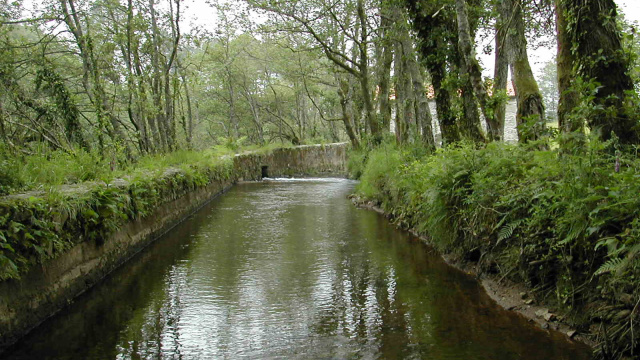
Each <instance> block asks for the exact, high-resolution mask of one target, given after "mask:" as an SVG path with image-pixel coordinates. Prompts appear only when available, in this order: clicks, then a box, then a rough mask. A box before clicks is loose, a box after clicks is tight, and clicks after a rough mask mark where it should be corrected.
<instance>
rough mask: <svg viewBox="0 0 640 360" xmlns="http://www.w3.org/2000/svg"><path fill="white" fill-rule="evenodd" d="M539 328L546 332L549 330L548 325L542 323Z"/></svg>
mask: <svg viewBox="0 0 640 360" xmlns="http://www.w3.org/2000/svg"><path fill="white" fill-rule="evenodd" d="M540 327H541V328H542V329H544V330H547V329H549V323H544V324H542V325H540Z"/></svg>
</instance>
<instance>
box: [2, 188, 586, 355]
mask: <svg viewBox="0 0 640 360" xmlns="http://www.w3.org/2000/svg"><path fill="white" fill-rule="evenodd" d="M354 186H355V183H354V182H352V181H349V180H341V179H307V180H282V181H269V182H262V183H246V184H240V185H238V186H235V187H234V188H232V189H231V190H230V191H229V192H228V193H226V194H224V195H223V196H221V197H219V198H217V199H215V200H214V201H212V202H211V203H210V204H209V205H207V206H205V207H204V208H203V209H201V210H200V211H199V212H198V213H196V214H194V215H192V216H191V217H190V218H189V219H187V220H186V221H184V222H183V223H181V224H180V225H178V226H177V227H175V228H174V229H173V230H171V231H170V232H169V233H167V234H166V235H165V236H163V237H162V238H161V239H159V240H158V241H157V242H155V243H154V244H153V245H151V246H150V247H149V248H147V249H145V250H144V251H143V252H141V253H140V254H138V255H137V256H136V257H134V258H133V259H132V260H131V261H129V262H128V263H127V264H125V265H124V266H123V267H121V268H120V269H118V270H117V271H115V272H114V273H113V274H112V275H110V276H109V277H108V278H107V279H105V280H104V281H102V282H101V283H100V284H98V285H97V286H96V287H94V288H93V289H92V290H90V291H88V292H87V293H85V294H83V295H82V296H81V297H79V298H78V299H77V300H76V301H75V302H74V303H73V304H71V305H70V306H69V307H68V308H67V309H65V310H64V311H62V312H60V313H59V314H57V315H56V316H54V317H52V318H50V319H49V320H47V321H46V322H45V323H43V324H42V325H41V326H40V327H38V328H37V329H36V330H34V331H32V332H31V333H30V334H29V335H27V336H26V337H25V338H23V339H22V340H21V341H20V342H19V343H18V344H16V345H15V346H14V347H13V348H11V349H10V350H9V351H8V352H6V353H4V354H2V355H0V357H4V358H7V359H13V360H15V359H432V360H439V359H465V360H467V359H469V360H470V359H498V360H499V359H572V360H579V359H588V358H589V350H588V349H587V348H586V347H584V346H583V345H580V344H575V343H572V342H569V341H567V340H566V339H565V337H564V336H563V335H561V334H557V333H550V332H546V331H543V330H541V329H538V328H536V327H535V326H534V325H532V324H530V323H528V322H527V320H526V319H524V318H522V317H520V316H519V315H517V314H515V313H513V312H508V311H505V310H502V309H501V308H499V307H498V306H497V305H495V304H494V303H493V301H492V300H490V299H489V297H488V296H487V295H486V294H485V293H484V292H483V290H482V288H481V287H480V286H479V284H478V283H477V282H476V281H475V280H474V279H473V278H472V277H470V276H468V275H466V274H464V273H462V272H460V271H458V270H455V269H453V268H451V267H449V266H448V265H446V264H445V263H444V262H443V261H442V260H441V259H440V258H439V256H438V255H437V254H435V253H434V252H433V251H431V250H430V249H429V248H428V247H427V246H425V245H423V244H422V243H421V242H420V241H418V240H417V239H415V238H412V237H411V236H410V235H408V234H406V233H403V232H401V231H399V230H397V229H395V228H394V227H393V226H391V225H390V224H388V223H387V222H386V221H385V219H384V218H382V217H381V216H380V215H378V214H376V213H374V212H371V211H365V210H359V209H356V208H355V207H354V206H353V205H352V204H351V203H350V201H349V200H348V199H347V198H346V196H347V195H348V194H349V193H350V192H352V191H353V188H354Z"/></svg>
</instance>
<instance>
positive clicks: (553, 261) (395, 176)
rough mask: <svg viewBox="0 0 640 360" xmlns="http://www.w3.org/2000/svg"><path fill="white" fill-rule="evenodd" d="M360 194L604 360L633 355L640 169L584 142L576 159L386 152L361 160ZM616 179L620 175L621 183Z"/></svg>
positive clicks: (610, 149) (497, 146)
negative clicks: (566, 323)
mask: <svg viewBox="0 0 640 360" xmlns="http://www.w3.org/2000/svg"><path fill="white" fill-rule="evenodd" d="M364 157H366V158H367V160H366V164H365V166H364V169H362V168H358V165H360V166H361V164H358V163H356V161H353V162H352V163H351V167H352V168H351V171H352V172H354V173H360V172H361V173H362V176H361V183H360V185H359V187H358V194H359V195H360V196H362V197H363V198H365V199H369V200H373V201H375V202H376V203H377V204H378V205H379V206H380V207H381V208H382V209H383V210H384V211H385V212H386V213H388V214H390V216H391V218H392V219H393V221H395V222H396V223H398V224H399V225H401V226H403V227H407V228H414V229H416V230H417V231H418V232H420V233H422V234H426V235H428V237H429V239H430V241H431V243H432V244H433V245H434V246H435V247H436V248H438V249H439V250H441V251H443V252H447V253H453V254H456V255H458V256H459V257H460V258H462V259H466V260H472V261H475V262H477V263H478V265H479V267H480V268H481V269H482V270H483V271H485V272H488V273H498V274H500V276H502V277H506V278H510V279H512V280H514V281H517V282H524V283H526V284H527V285H528V286H530V287H531V288H532V289H533V290H534V292H535V293H536V296H538V297H541V298H545V299H546V300H547V301H551V302H553V303H555V304H556V305H557V306H558V307H562V308H564V309H565V311H566V312H567V313H568V314H569V315H570V319H571V321H572V322H574V323H575V325H576V326H578V327H579V328H580V330H582V331H584V332H587V333H588V332H589V331H590V329H589V325H590V324H595V326H596V327H595V328H593V327H592V329H591V330H592V331H593V333H594V336H595V337H596V339H595V340H596V341H597V342H598V343H599V344H600V346H599V348H598V351H599V352H600V355H601V356H603V357H610V356H621V355H624V354H626V355H629V354H631V353H632V351H636V352H637V351H638V342H639V341H640V337H639V334H638V332H635V333H634V332H633V331H632V326H633V325H632V321H633V318H632V311H633V310H635V309H637V307H638V299H640V286H639V284H640V197H638V194H639V193H640V181H638V179H639V178H640V160H638V158H637V156H635V155H624V154H621V153H620V152H616V151H615V142H614V141H608V142H606V143H603V142H600V141H598V140H596V139H592V141H591V142H590V143H589V146H588V149H587V151H586V153H585V154H583V155H566V154H564V155H562V156H560V153H559V152H558V151H531V150H530V149H528V148H526V147H525V146H522V145H507V144H501V143H491V144H489V145H487V146H486V147H483V148H476V146H475V145H473V144H458V145H456V146H451V147H449V148H447V149H441V150H438V151H437V152H436V154H434V155H433V156H424V155H422V154H421V151H420V150H419V149H418V150H416V149H415V148H410V147H401V148H399V147H397V146H395V145H384V146H381V147H379V148H376V149H374V150H373V151H371V152H369V153H368V154H366V156H365V152H364V151H362V152H360V153H358V154H356V156H354V157H353V159H362V158H364ZM618 170H619V171H618Z"/></svg>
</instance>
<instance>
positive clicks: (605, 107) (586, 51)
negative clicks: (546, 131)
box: [557, 0, 640, 144]
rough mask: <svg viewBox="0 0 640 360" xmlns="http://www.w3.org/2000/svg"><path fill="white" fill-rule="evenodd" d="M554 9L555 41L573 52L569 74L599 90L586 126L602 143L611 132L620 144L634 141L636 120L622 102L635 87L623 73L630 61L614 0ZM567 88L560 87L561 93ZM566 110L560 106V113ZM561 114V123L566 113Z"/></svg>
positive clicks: (562, 1) (567, 2)
mask: <svg viewBox="0 0 640 360" xmlns="http://www.w3.org/2000/svg"><path fill="white" fill-rule="evenodd" d="M557 5H558V13H559V20H560V21H559V22H558V42H559V43H560V42H562V44H561V45H559V46H562V47H570V48H571V49H572V50H573V55H574V57H573V58H572V59H571V60H572V61H573V66H572V68H573V69H575V70H576V73H575V74H574V75H575V76H578V77H582V78H583V80H585V81H590V80H593V81H595V82H597V84H598V86H599V87H598V91H597V93H596V95H595V99H594V103H595V104H594V105H596V106H595V108H596V109H594V111H593V112H592V114H591V116H589V117H588V118H587V121H588V123H589V126H590V127H591V128H592V129H594V130H599V132H600V136H601V137H602V139H603V140H608V139H610V138H611V136H612V133H614V134H615V135H616V136H617V137H618V138H619V139H620V142H621V143H623V144H637V143H639V142H640V129H638V125H637V118H636V117H635V116H634V115H632V114H631V110H630V109H629V107H628V106H627V104H626V101H625V99H626V97H627V95H626V92H628V91H633V90H634V87H633V81H632V79H631V77H630V75H629V72H628V71H629V58H628V57H627V56H626V55H625V54H624V52H623V51H622V41H621V36H620V30H619V29H618V25H617V21H616V20H617V11H616V4H615V3H614V1H613V0H590V1H584V0H558V1H557ZM569 25H570V26H569ZM561 26H562V29H561V28H560V27H561ZM564 32H566V33H564ZM565 35H568V36H566V37H565ZM563 60H566V59H563ZM563 75H564V69H563ZM566 86H567V84H566V83H563V84H562V87H561V89H560V91H562V90H566ZM569 106H571V104H569ZM566 110H567V109H566V105H563V112H564V111H566ZM562 116H563V120H566V116H567V113H564V114H562ZM563 123H565V124H566V121H563Z"/></svg>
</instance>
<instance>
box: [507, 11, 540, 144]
mask: <svg viewBox="0 0 640 360" xmlns="http://www.w3.org/2000/svg"><path fill="white" fill-rule="evenodd" d="M500 11H501V15H502V17H503V18H505V19H511V21H510V26H509V31H508V34H509V35H508V36H509V39H508V41H507V43H508V45H509V47H510V48H511V49H510V50H511V51H510V60H511V61H510V62H511V63H512V64H513V79H514V82H515V87H516V95H517V101H518V111H517V113H516V124H517V127H518V138H519V140H520V142H524V143H526V142H529V141H532V140H536V139H538V138H539V137H540V135H541V134H542V132H543V131H544V127H545V119H544V105H543V103H542V94H540V89H539V88H538V83H537V82H536V79H535V78H534V76H533V71H531V65H530V64H529V57H528V54H527V39H526V37H525V26H524V20H523V17H522V5H521V3H520V2H515V1H513V0H502V3H501V9H500Z"/></svg>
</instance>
